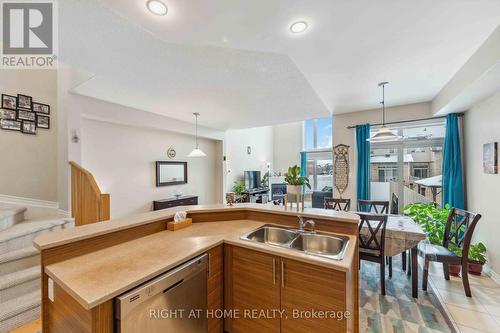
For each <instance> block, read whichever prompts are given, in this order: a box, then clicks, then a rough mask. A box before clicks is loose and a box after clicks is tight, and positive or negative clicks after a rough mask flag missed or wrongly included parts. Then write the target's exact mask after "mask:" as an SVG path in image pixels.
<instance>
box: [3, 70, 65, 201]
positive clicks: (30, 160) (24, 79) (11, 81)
mask: <svg viewBox="0 0 500 333" xmlns="http://www.w3.org/2000/svg"><path fill="white" fill-rule="evenodd" d="M0 93H3V94H8V95H14V96H15V95H17V94H24V95H29V96H32V97H33V101H36V102H41V103H45V104H49V105H50V107H51V110H50V127H51V128H50V129H49V130H47V129H38V130H37V135H28V134H22V133H21V132H17V131H8V130H1V129H0V156H1V163H0V194H5V195H10V196H16V197H23V198H30V199H39V200H47V201H52V202H56V201H57V115H58V108H57V104H56V103H57V72H56V71H54V70H34V69H33V70H12V69H2V70H0Z"/></svg>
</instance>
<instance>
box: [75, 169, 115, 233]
mask: <svg viewBox="0 0 500 333" xmlns="http://www.w3.org/2000/svg"><path fill="white" fill-rule="evenodd" d="M69 164H70V166H71V215H72V216H73V218H74V219H75V226H80V225H85V224H90V223H96V222H100V221H107V220H109V214H110V213H109V211H110V207H109V204H110V202H109V194H103V193H101V190H100V189H99V186H97V183H96V181H95V179H94V176H93V175H92V174H91V173H90V172H89V171H88V170H86V169H84V168H82V167H81V166H80V165H78V164H77V163H75V162H69Z"/></svg>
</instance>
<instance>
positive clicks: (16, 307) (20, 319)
mask: <svg viewBox="0 0 500 333" xmlns="http://www.w3.org/2000/svg"><path fill="white" fill-rule="evenodd" d="M40 301H41V296H40V291H39V290H38V291H34V292H31V293H28V294H25V295H22V296H19V297H16V298H14V299H11V300H8V301H6V302H3V301H2V302H1V303H0V333H4V332H5V333H6V332H10V331H11V330H13V329H15V328H17V327H20V326H22V325H24V324H26V323H28V322H30V321H33V320H35V319H37V318H39V316H40Z"/></svg>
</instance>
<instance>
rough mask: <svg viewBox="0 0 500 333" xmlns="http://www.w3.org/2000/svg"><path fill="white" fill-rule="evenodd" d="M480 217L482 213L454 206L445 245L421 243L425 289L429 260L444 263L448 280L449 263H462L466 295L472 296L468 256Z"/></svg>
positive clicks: (445, 235) (448, 222) (444, 238)
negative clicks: (454, 248)
mask: <svg viewBox="0 0 500 333" xmlns="http://www.w3.org/2000/svg"><path fill="white" fill-rule="evenodd" d="M480 219H481V214H476V213H471V212H468V211H466V210H462V209H458V208H452V209H451V211H450V214H449V215H448V220H447V222H446V226H445V229H444V237H443V245H442V246H440V245H434V244H430V243H421V244H420V245H419V254H420V255H421V256H422V257H424V274H423V277H422V289H423V290H427V280H428V278H429V262H431V261H434V262H439V263H442V264H443V273H444V278H445V279H446V280H449V279H450V274H449V271H448V268H449V267H448V265H450V264H455V265H461V266H462V283H463V285H464V291H465V295H466V296H467V297H472V294H471V291H470V285H469V274H468V270H469V269H468V266H469V265H468V262H469V261H468V258H469V249H470V243H471V240H472V234H473V233H474V229H475V228H476V225H477V222H478V221H479V220H480ZM450 245H452V246H456V247H458V248H460V249H461V250H462V255H461V256H459V255H457V254H456V253H455V252H453V251H452V250H450V248H449V247H450Z"/></svg>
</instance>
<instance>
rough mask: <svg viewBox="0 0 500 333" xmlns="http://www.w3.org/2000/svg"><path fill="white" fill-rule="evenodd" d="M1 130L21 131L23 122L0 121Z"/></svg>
mask: <svg viewBox="0 0 500 333" xmlns="http://www.w3.org/2000/svg"><path fill="white" fill-rule="evenodd" d="M0 128H2V129H4V130H9V131H21V122H20V121H17V120H8V119H1V120H0Z"/></svg>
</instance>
